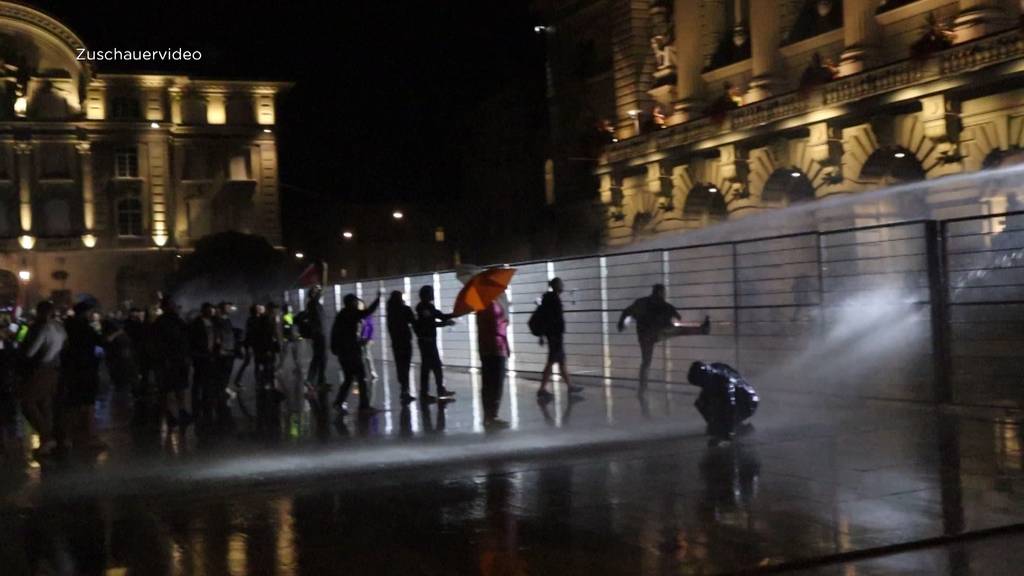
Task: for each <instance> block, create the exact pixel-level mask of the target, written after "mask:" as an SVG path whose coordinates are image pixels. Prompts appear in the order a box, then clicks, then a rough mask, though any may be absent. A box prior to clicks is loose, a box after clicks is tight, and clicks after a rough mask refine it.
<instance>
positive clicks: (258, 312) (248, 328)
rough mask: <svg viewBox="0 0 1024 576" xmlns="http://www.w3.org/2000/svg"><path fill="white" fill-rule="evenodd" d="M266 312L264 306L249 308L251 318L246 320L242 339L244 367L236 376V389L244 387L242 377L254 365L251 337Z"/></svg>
mask: <svg viewBox="0 0 1024 576" xmlns="http://www.w3.org/2000/svg"><path fill="white" fill-rule="evenodd" d="M266 311H267V310H266V308H264V306H263V304H252V305H251V306H249V317H248V318H246V319H245V335H244V336H243V338H242V351H243V356H242V365H241V366H239V367H238V373H237V374H235V388H237V389H239V390H240V389H241V387H242V377H243V376H245V369H246V368H248V367H249V365H250V364H252V341H251V340H252V339H251V338H250V336H249V335H250V334H255V333H256V332H257V330H258V324H259V322H260V318H262V317H263V314H265V313H266ZM254 371H255V369H254Z"/></svg>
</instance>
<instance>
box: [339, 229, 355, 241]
mask: <svg viewBox="0 0 1024 576" xmlns="http://www.w3.org/2000/svg"><path fill="white" fill-rule="evenodd" d="M352 236H353V234H352V232H350V231H348V230H345V231H344V232H342V233H341V237H342V238H344V239H345V240H351V239H352Z"/></svg>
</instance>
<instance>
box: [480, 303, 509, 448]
mask: <svg viewBox="0 0 1024 576" xmlns="http://www.w3.org/2000/svg"><path fill="white" fill-rule="evenodd" d="M476 327H477V344H478V348H479V350H480V375H481V396H482V399H483V407H484V428H487V429H489V430H500V429H503V428H508V422H505V421H504V420H500V419H498V408H499V407H500V406H501V395H502V391H503V389H504V387H505V370H506V368H507V361H508V353H509V347H508V314H507V313H506V312H505V307H504V306H503V305H502V304H501V302H499V301H498V300H495V301H494V302H491V304H490V306H488V307H487V308H484V309H483V310H481V311H480V312H477V313H476Z"/></svg>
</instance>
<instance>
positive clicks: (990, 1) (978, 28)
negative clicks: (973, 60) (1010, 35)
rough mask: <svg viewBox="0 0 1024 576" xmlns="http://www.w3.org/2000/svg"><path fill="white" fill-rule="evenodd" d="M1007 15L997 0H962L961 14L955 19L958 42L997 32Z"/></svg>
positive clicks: (954, 26)
mask: <svg viewBox="0 0 1024 576" xmlns="http://www.w3.org/2000/svg"><path fill="white" fill-rule="evenodd" d="M1005 17H1006V15H1005V13H1004V12H1003V9H1002V8H1001V7H1000V6H999V4H998V2H996V0H960V14H958V15H957V17H956V20H954V21H953V31H954V32H955V33H956V42H957V43H958V44H959V43H960V42H967V41H970V40H974V39H975V38H981V37H982V36H985V35H987V34H991V33H992V32H995V31H996V28H997V27H998V26H999V23H1000V21H1001V20H1003V19H1004V18H1005Z"/></svg>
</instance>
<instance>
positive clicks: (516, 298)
mask: <svg viewBox="0 0 1024 576" xmlns="http://www.w3.org/2000/svg"><path fill="white" fill-rule="evenodd" d="M547 287H548V266H547V263H546V262H538V263H533V264H526V265H523V266H519V267H518V269H517V271H516V275H515V276H514V277H513V278H512V286H511V291H512V294H513V307H514V308H513V311H512V314H511V316H510V320H511V322H510V326H509V330H510V331H511V332H513V333H514V335H515V347H514V348H513V350H512V357H513V358H512V360H513V361H514V363H515V366H516V369H517V370H524V371H527V372H540V371H541V370H543V369H544V361H545V360H546V359H547V348H543V347H541V346H540V344H539V343H538V338H537V337H536V336H534V335H532V334H530V327H529V326H528V325H527V323H528V322H529V320H530V314H533V311H534V310H535V309H536V308H537V304H539V303H540V297H541V295H542V294H543V293H544V292H545V291H547Z"/></svg>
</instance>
